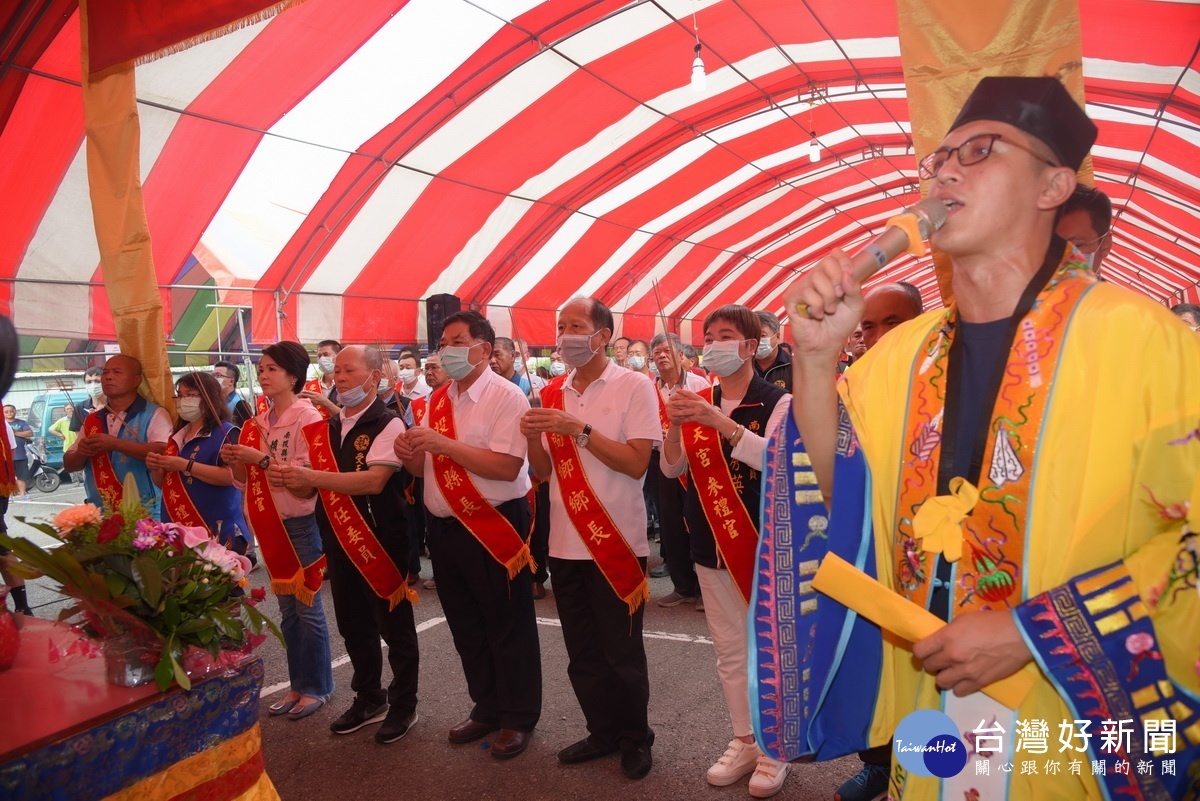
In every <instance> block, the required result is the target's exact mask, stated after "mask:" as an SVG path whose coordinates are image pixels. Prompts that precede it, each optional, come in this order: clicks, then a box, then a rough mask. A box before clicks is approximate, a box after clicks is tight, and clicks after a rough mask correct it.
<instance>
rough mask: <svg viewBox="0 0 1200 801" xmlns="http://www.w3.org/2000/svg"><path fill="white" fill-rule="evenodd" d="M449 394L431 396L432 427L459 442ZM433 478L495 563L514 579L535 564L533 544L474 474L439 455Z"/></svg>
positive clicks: (439, 392)
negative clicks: (482, 488)
mask: <svg viewBox="0 0 1200 801" xmlns="http://www.w3.org/2000/svg"><path fill="white" fill-rule="evenodd" d="M448 390H449V385H446V386H441V387H439V388H438V389H437V391H436V392H434V393H433V395H432V396H430V398H429V406H430V409H429V427H430V428H432V429H433V430H434V431H437V432H438V433H440V434H442V435H444V436H447V437H449V438H450V439H458V436H457V434H456V433H455V430H454V408H453V404H452V403H451V402H450V398H449V397H448ZM433 477H434V480H435V481H436V482H437V488H438V489H439V490H441V493H442V497H443V498H445V499H446V503H448V504H449V505H450V509H451V511H453V512H454V516H455V517H457V518H458V521H459V522H460V523H462V524H463V526H464V527H465V528H466V529H467V531H469V532H471V534H472V535H473V536H474V537H475V539H477V540H479V543H480V544H481V545H482V546H483V547H484V548H486V549H487V552H488V553H489V554H491V555H492V558H493V559H495V560H496V561H497V562H499V563H500V564H502V565H504V568H505V570H507V571H508V577H509V578H510V579H512V578H515V577H516V576H517V574H518V573H520V572H521V569H522V568H524V567H525V566H526V565H532V564H533V557H532V556H531V555H530V553H529V543H527V542H525V540H523V539H521V535H520V534H518V533H517V529H516V528H515V527H514V526H513V524H512V523H511V522H509V520H508V518H507V517H505V516H504V515H502V514H500V512H499V511H497V509H496V507H494V506H492V505H491V504H490V503H488V502H487V499H486V498H484V497H483V493H481V492H480V491H479V488H478V487H476V486H475V482H474V481H473V480H471V474H470V473H468V472H467V471H466V470H465V469H464V468H462V467H461V466H460V465H459V464H458V463H456V462H455V461H454V460H453V459H451V458H450V457H448V456H446V455H444V454H438V455H437V456H434V457H433Z"/></svg>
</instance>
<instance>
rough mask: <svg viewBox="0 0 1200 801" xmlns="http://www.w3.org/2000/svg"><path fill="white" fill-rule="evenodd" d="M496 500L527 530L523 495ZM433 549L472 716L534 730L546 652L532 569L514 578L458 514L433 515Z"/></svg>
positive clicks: (516, 524) (441, 596) (515, 524)
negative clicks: (536, 613) (539, 628)
mask: <svg viewBox="0 0 1200 801" xmlns="http://www.w3.org/2000/svg"><path fill="white" fill-rule="evenodd" d="M496 508H497V510H499V512H500V513H501V514H502V515H504V516H505V517H506V518H508V520H509V522H511V523H512V524H513V527H514V528H516V530H517V531H518V532H520V533H521V535H522V536H526V537H527V536H528V532H529V503H528V501H526V500H525V498H518V499H516V500H512V501H508V502H506V503H502V504H500V505H499V506H498V507H496ZM429 555H430V557H431V558H432V559H433V569H434V574H435V575H436V576H437V588H438V599H439V600H441V602H442V609H443V611H445V613H446V623H447V624H449V626H450V633H451V635H453V637H454V648H455V649H456V650H457V651H458V656H459V659H461V660H462V666H463V673H464V674H466V678H467V692H468V693H469V694H470V696H471V700H472V701H473V702H474V703H475V706H474V708H473V709H472V710H471V719H472V720H476V721H478V722H480V723H490V724H495V725H497V726H499V727H500V728H502V729H515V730H517V731H532V730H533V727H534V726H536V725H537V722H538V719H539V718H540V717H541V715H542V654H541V647H540V645H539V643H538V632H537V620H536V619H535V618H534V611H533V586H532V585H533V579H532V577H531V575H530V572H529V571H528V570H522V571H521V572H520V573H518V574H517V576H516V577H515V578H513V579H512V580H511V581H510V580H509V578H508V570H507V569H506V568H505V567H504V566H503V565H501V564H500V563H499V562H497V561H496V560H495V559H494V558H492V555H491V554H490V553H488V552H487V550H486V549H485V548H484V547H483V545H481V544H480V542H479V540H477V539H475V536H474V535H473V534H472V533H471V532H469V531H467V529H466V528H464V527H463V525H462V523H460V522H458V520H457V519H456V518H453V517H450V518H445V517H434V516H433V515H430V516H429Z"/></svg>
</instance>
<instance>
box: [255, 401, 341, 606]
mask: <svg viewBox="0 0 1200 801" xmlns="http://www.w3.org/2000/svg"><path fill="white" fill-rule="evenodd" d="M238 444H239V445H245V446H246V447H248V448H253V449H254V450H256V451H264V452H265V451H266V447H267V446H266V443H264V442H263V435H262V429H261V426H260V425H259V423H258V421H257V420H247V421H246V425H244V426H243V427H242V435H241V437H239V438H238ZM245 467H246V498H245V503H246V522H247V523H249V524H250V528H251V529H253V531H254V537H255V539H256V540H258V550H259V553H261V554H262V559H263V564H265V565H266V566H267V573H268V574H269V575H270V576H271V592H273V593H275V594H276V595H295V596H296V600H297V601H300V602H301V603H302V604H304V605H306V606H312V605H313V602H314V601H315V599H316V597H317V593H318V592H320V591H321V581H322V579H323V578H324V575H325V555H324V554H322V555H321V558H320V559H318V560H317V561H315V562H313V563H312V564H311V565H302V564H300V557H299V556H298V555H297V554H296V547H295V546H294V545H292V538H291V537H289V536H288V532H287V528H286V527H285V526H284V525H283V518H282V517H280V516H279V508H278V507H276V506H275V499H274V498H273V497H271V487H270V486H269V485H268V484H267V471H266V470H263V469H262V468H261V467H259V466H258V465H257V464H248V465H246V466H245Z"/></svg>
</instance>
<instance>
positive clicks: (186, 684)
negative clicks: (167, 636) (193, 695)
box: [170, 637, 192, 690]
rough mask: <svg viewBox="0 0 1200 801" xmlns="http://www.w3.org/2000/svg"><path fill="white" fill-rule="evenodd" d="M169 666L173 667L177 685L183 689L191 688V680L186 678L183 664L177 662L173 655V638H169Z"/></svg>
mask: <svg viewBox="0 0 1200 801" xmlns="http://www.w3.org/2000/svg"><path fill="white" fill-rule="evenodd" d="M170 642H171V667H173V668H174V669H175V681H177V682H179V686H180V687H182V688H183V689H185V690H190V689H192V680H191V679H189V678H188V674H187V673H184V672H183V665H181V664H179V659H178V658H176V656H175V638H174V637H172V638H171V640H170Z"/></svg>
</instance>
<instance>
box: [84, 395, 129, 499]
mask: <svg viewBox="0 0 1200 801" xmlns="http://www.w3.org/2000/svg"><path fill="white" fill-rule="evenodd" d="M102 414H107V412H106V411H105V410H104V409H97V410H96V411H94V412H92V413H91V414H89V415H88V416H87V417H86V418H84V420H83V434H84V436H88V435H90V434H104V433H106V432H105V430H104V423H102V422H101V421H100V415H102ZM90 462H91V465H92V477H93V478H94V479H95V480H96V490H97V491H98V492H99V493H100V497H101V498H102V499H104V502H105V503H106V504H108V505H109V507H110V508H111V509H113V510H116V508H117V506H118V505H119V504H120V503H121V499H122V498H124V497H125V487H124V486H123V485H122V484H121V479H119V478H117V471H116V469H115V468H114V467H113V463H112V459H111V458H110V457H109V455H108V451H101V452H100V453H97V454H96V455H95V456H92V457H91V459H90Z"/></svg>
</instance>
